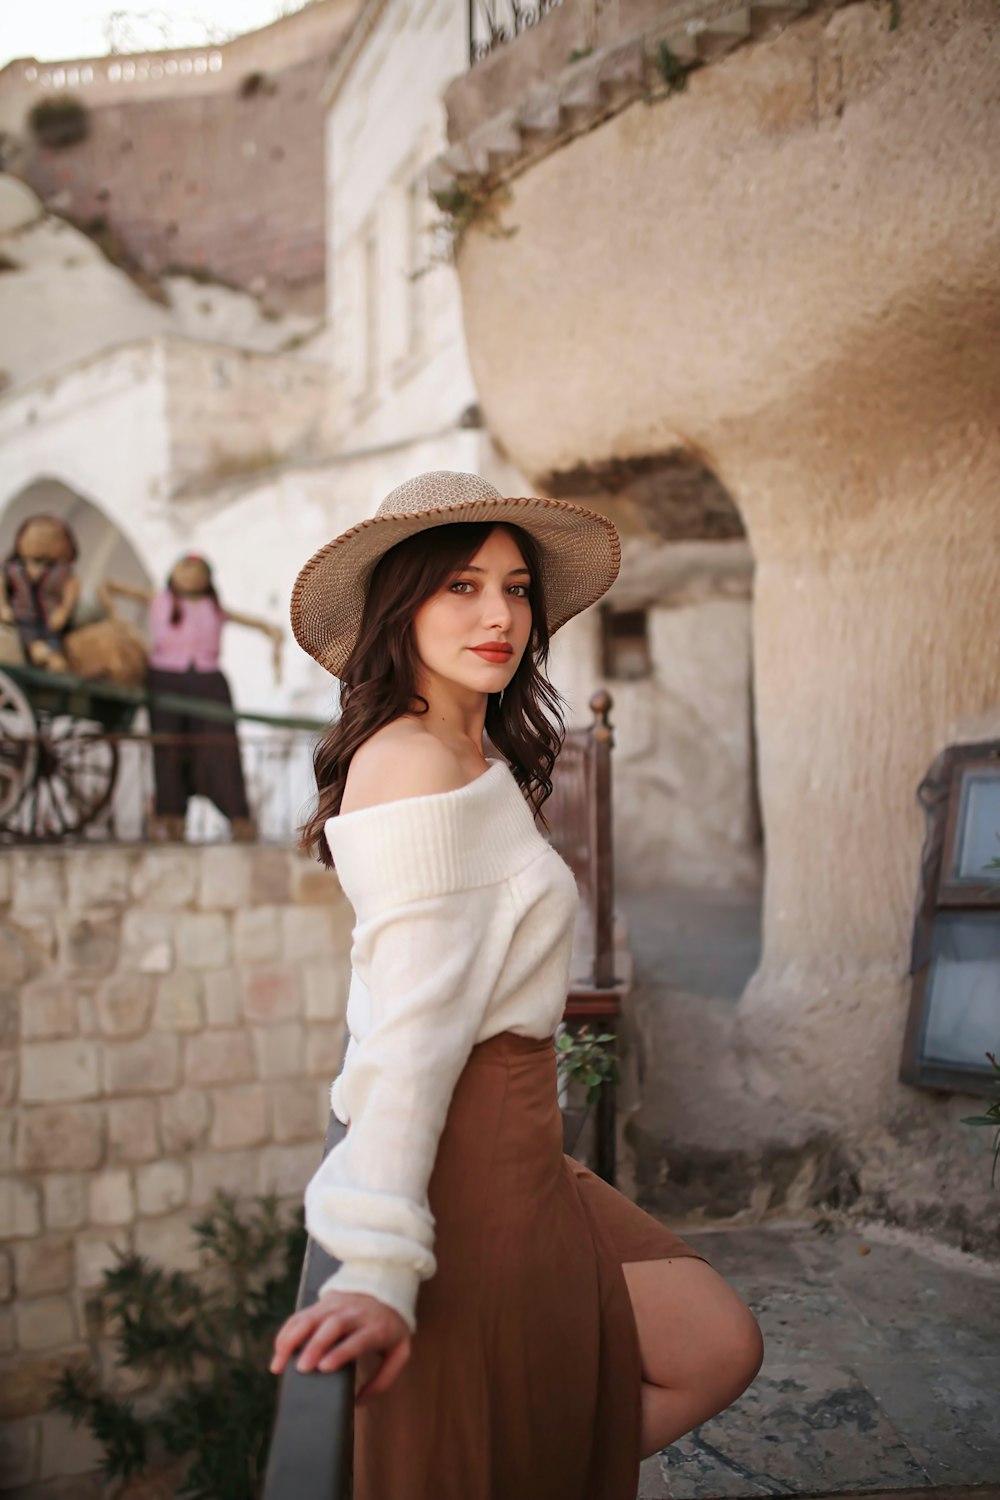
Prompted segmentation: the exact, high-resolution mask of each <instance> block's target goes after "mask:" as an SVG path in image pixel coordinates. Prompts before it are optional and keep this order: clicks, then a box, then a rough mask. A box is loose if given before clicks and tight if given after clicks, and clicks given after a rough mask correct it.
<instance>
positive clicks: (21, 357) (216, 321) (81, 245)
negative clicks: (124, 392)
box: [0, 176, 317, 390]
mask: <svg viewBox="0 0 1000 1500" xmlns="http://www.w3.org/2000/svg"><path fill="white" fill-rule="evenodd" d="M316 324H317V319H314V318H312V317H307V316H303V315H301V314H294V315H287V316H285V317H281V318H275V317H270V316H268V317H265V316H264V315H263V314H262V312H261V309H260V306H259V304H258V302H257V300H256V299H255V298H254V297H252V296H250V295H249V294H248V293H246V292H239V291H234V290H232V289H231V288H228V287H222V286H218V285H214V284H212V283H207V284H199V283H198V282H196V281H194V280H192V279H191V278H190V277H187V276H169V277H165V278H164V279H163V281H162V282H160V281H157V280H156V279H155V278H154V277H145V278H144V279H143V284H142V285H139V284H137V283H136V281H134V280H133V279H132V277H131V276H129V275H128V274H127V273H126V272H125V271H124V270H122V269H121V267H120V266H118V265H116V264H114V262H113V261H111V260H109V259H108V257H107V255H105V253H104V252H103V250H102V249H101V247H100V245H99V244H97V243H95V241H94V240H93V239H91V238H89V237H88V236H87V235H85V234H82V233H81V232H80V230H78V229H75V228H74V227H73V225H72V224H70V223H68V222H67V221H66V220H65V219H63V218H60V217H59V216H57V215H55V214H52V213H48V212H47V211H46V210H45V208H44V206H43V205H42V203H41V201H40V200H39V198H38V197H37V196H36V194H35V193H33V192H32V191H31V189H30V188H28V187H26V186H25V184H24V183H23V182H20V181H18V180H17V179H16V178H14V177H10V176H0V329H2V330H3V332H2V335H0V369H2V371H3V374H4V376H5V379H3V381H2V387H3V389H4V390H9V389H10V388H11V387H16V386H18V385H22V384H24V383H25V382H27V381H30V380H34V379H36V378H38V377H39V376H45V375H52V374H55V373H57V372H58V371H59V370H60V369H62V368H64V367H66V366H69V365H73V364H75V363H77V362H78V361H79V360H81V359H87V358H89V357H90V356H91V355H94V354H98V353H100V352H101V351H102V350H104V349H106V348H108V347H110V346H112V345H115V344H126V343H129V342H131V341H133V340H135V339H142V338H149V337H152V336H154V335H156V334H163V333H180V334H185V335H188V336H190V337H197V338H203V339H210V340H212V341H213V342H216V343H225V344H231V345H234V346H237V347H241V348H246V349H251V350H255V351H259V352H272V351H276V350H280V349H282V348H283V347H285V345H287V344H288V343H289V342H294V343H299V342H301V340H302V339H303V338H305V337H306V336H308V335H309V334H310V333H312V331H313V330H314V328H315V327H316Z"/></svg>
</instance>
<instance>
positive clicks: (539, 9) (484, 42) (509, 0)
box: [469, 0, 562, 67]
mask: <svg viewBox="0 0 1000 1500" xmlns="http://www.w3.org/2000/svg"><path fill="white" fill-rule="evenodd" d="M561 4H562V0H535V4H534V5H521V4H519V3H518V0H469V66H470V67H475V65H476V63H478V62H482V61H483V59H484V58H486V57H489V55H490V53H491V52H493V51H494V50H495V49H496V48H497V47H501V46H503V44H504V43H505V42H512V41H513V40H514V38H515V37H517V36H520V35H521V33H522V32H525V31H530V29H531V27H532V26H537V25H538V23H539V21H542V20H544V18H545V17H546V16H547V15H548V14H549V11H552V10H555V9H556V8H557V7H558V6H559V5H561Z"/></svg>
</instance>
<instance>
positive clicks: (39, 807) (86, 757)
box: [4, 716, 118, 842]
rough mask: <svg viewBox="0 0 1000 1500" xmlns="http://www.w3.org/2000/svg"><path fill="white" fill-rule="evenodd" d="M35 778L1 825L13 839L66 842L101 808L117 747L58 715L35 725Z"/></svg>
mask: <svg viewBox="0 0 1000 1500" xmlns="http://www.w3.org/2000/svg"><path fill="white" fill-rule="evenodd" d="M37 746H38V759H37V765H36V767H35V774H34V777H33V779H32V782H31V784H30V785H29V786H28V788H27V790H26V791H25V793H24V795H23V796H22V797H21V800H20V802H19V803H18V805H17V807H16V808H15V809H14V811H13V812H12V813H10V814H9V815H8V816H7V818H6V819H5V820H4V827H5V828H6V829H7V830H8V831H10V832H12V833H13V834H14V835H15V836H16V837H18V838H22V839H26V840H33V841H38V842H41V841H43V840H44V841H48V840H52V839H65V838H72V836H73V835H74V834H76V833H79V832H80V831H81V830H82V829H84V828H86V826H87V825H88V824H89V823H92V822H93V821H94V819H95V818H97V817H98V816H99V815H100V814H101V813H102V812H103V811H104V809H105V808H106V807H107V805H108V803H109V802H110V800H111V794H112V792H113V791H114V787H115V777H116V776H117V774H118V746H117V745H116V743H115V741H114V740H109V739H106V738H105V737H104V735H103V734H102V733H101V732H100V730H99V729H98V728H95V727H94V726H91V725H88V724H85V723H81V721H80V720H79V719H73V718H69V717H63V716H60V717H58V718H51V719H48V720H43V721H42V723H41V724H40V725H39V734H38V741H37Z"/></svg>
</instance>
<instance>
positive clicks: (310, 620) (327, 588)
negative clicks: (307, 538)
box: [291, 496, 621, 677]
mask: <svg viewBox="0 0 1000 1500" xmlns="http://www.w3.org/2000/svg"><path fill="white" fill-rule="evenodd" d="M454 521H491V522H493V523H494V524H498V523H500V522H502V521H509V522H511V523H512V524H514V525H517V526H521V527H523V528H524V530H525V531H527V532H529V533H530V534H531V536H532V537H533V538H534V539H535V540H536V541H537V543H538V545H539V552H540V555H541V560H542V587H543V590H544V594H545V604H546V618H547V621H548V628H549V634H550V635H553V634H554V633H555V632H556V631H557V630H558V629H559V627H560V626H561V625H565V623H566V621H567V620H570V619H572V618H573V616H574V615H577V614H579V613H580V611H581V610H584V609H586V608H587V607H588V606H589V605H591V604H594V603H596V601H597V600H598V599H600V597H601V595H602V594H604V593H606V592H607V590H608V589H609V588H610V587H611V585H612V584H613V583H614V581H615V579H616V578H617V576H618V569H619V567H620V566H621V543H620V541H619V538H618V532H617V530H616V528H615V526H614V524H613V523H612V522H611V521H609V520H608V519H607V517H606V516H602V515H599V514H598V512H597V511H593V510H589V509H587V507H585V506H583V505H576V504H574V503H573V502H572V501H569V500H548V499H543V498H537V497H533V496H519V497H516V496H497V497H496V498H495V499H494V498H485V499H481V500H464V501H457V502H456V503H455V504H453V505H436V506H434V507H433V508H429V509H427V510H420V511H411V512H403V513H400V514H395V515H391V514H390V515H383V516H372V517H370V518H369V519H367V520H364V521H360V522H359V523H358V524H357V525H356V526H352V527H350V528H349V530H347V531H345V532H343V533H342V534H341V535H340V536H338V537H335V538H334V539H333V541H332V542H327V543H326V544H325V545H324V546H322V547H320V549H319V551H318V552H315V553H313V555H312V557H311V558H310V559H309V561H308V562H307V563H306V564H305V566H304V567H303V568H302V569H301V571H300V572H299V575H298V577H297V578H296V580H295V586H294V587H293V589H292V599H291V623H292V632H293V634H294V636H295V639H296V640H297V641H298V643H299V645H300V646H301V647H302V649H303V650H304V651H307V652H308V653H309V655H310V656H312V657H315V659H316V660H317V661H318V662H319V663H320V665H321V666H323V667H325V668H326V670H327V671H328V672H332V673H333V675H334V676H335V677H340V676H341V674H342V673H343V670H344V668H345V666H346V665H347V662H348V660H349V659H350V655H351V652H352V651H353V649H354V645H355V642H356V641H357V637H358V632H359V630H360V629H361V619H362V616H363V614H364V607H365V599H366V596H367V593H368V583H369V580H370V578H371V575H372V570H373V569H374V567H375V564H376V563H377V562H378V560H379V558H380V557H382V556H383V555H384V554H385V553H386V552H388V551H389V548H390V547H394V546H395V545H396V543H397V542H401V541H403V539H404V538H405V537H408V536H413V535H414V534H415V533H416V532H418V531H427V530H429V529H431V528H432V527H435V526H445V525H448V524H449V523H450V522H454Z"/></svg>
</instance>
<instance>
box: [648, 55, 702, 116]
mask: <svg viewBox="0 0 1000 1500" xmlns="http://www.w3.org/2000/svg"><path fill="white" fill-rule="evenodd" d="M654 63H655V65H656V71H657V72H658V73H659V75H660V77H661V78H662V79H663V83H664V87H663V88H662V89H660V90H658V91H656V92H654V91H652V90H651V91H650V92H648V93H647V94H646V95H645V101H646V103H647V104H655V103H656V102H657V101H658V100H660V99H669V98H670V96H671V95H672V94H682V93H683V92H684V90H685V89H686V88H687V83H688V74H689V73H690V71H691V69H690V67H689V65H688V64H687V63H682V62H681V60H680V58H679V57H678V56H677V54H676V52H674V51H673V50H672V49H671V48H670V46H669V45H668V44H667V43H666V42H665V41H661V42H659V43H658V44H657V48H656V55H655V57H654Z"/></svg>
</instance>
